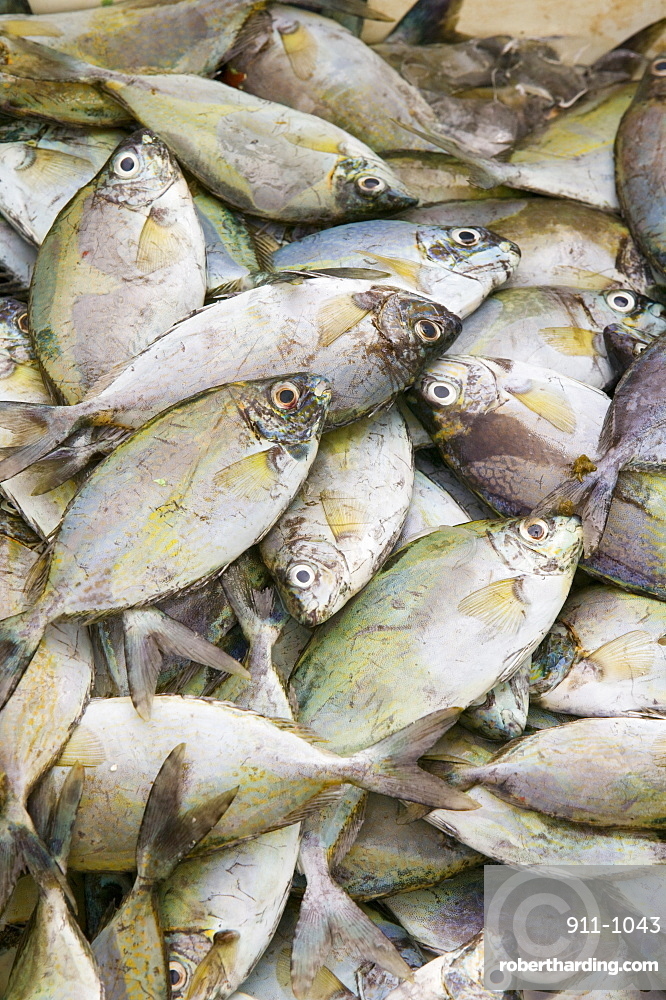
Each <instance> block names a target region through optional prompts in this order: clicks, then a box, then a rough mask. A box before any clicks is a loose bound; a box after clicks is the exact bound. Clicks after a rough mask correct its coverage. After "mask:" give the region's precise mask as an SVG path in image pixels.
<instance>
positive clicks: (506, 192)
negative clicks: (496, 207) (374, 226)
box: [384, 150, 515, 211]
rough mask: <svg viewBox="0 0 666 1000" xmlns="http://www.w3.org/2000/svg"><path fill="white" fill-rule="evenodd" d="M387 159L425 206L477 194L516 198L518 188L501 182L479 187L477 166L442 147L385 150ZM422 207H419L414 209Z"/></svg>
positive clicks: (474, 197)
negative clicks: (401, 150)
mask: <svg viewBox="0 0 666 1000" xmlns="http://www.w3.org/2000/svg"><path fill="white" fill-rule="evenodd" d="M384 155H385V157H386V160H387V162H388V163H389V164H390V165H391V167H392V168H393V170H394V171H395V172H396V174H397V175H398V177H399V178H400V180H401V181H402V183H403V184H404V185H405V186H406V187H407V189H408V190H409V191H411V193H412V194H413V195H414V197H415V198H418V199H419V204H420V205H421V206H434V205H440V204H441V202H448V201H463V200H466V199H470V200H474V199H477V198H488V199H492V198H513V196H514V194H515V191H512V190H511V188H508V187H503V186H502V185H501V184H499V185H497V186H496V187H492V188H480V187H477V186H476V184H475V182H474V178H475V174H474V170H473V168H472V167H470V166H469V165H468V164H465V163H461V162H460V160H454V159H453V157H452V156H447V155H446V154H445V153H442V152H441V151H439V152H437V153H430V152H419V151H417V150H412V151H411V152H397V153H393V152H391V153H385V154H384ZM414 211H419V209H414Z"/></svg>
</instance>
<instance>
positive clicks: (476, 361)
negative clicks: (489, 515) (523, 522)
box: [406, 355, 610, 514]
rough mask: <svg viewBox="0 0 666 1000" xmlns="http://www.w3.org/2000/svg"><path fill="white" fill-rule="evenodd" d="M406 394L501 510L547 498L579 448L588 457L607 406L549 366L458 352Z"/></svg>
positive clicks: (519, 509) (449, 455) (463, 472)
mask: <svg viewBox="0 0 666 1000" xmlns="http://www.w3.org/2000/svg"><path fill="white" fill-rule="evenodd" d="M406 398H407V402H408V403H409V405H410V406H412V407H413V409H414V412H415V413H416V415H417V416H418V417H419V419H420V420H421V421H422V422H423V423H424V425H425V426H426V428H427V429H428V430H429V432H430V435H431V437H432V438H433V440H434V442H435V443H436V445H437V447H438V448H439V451H440V454H441V455H442V457H443V458H444V459H445V461H446V462H447V463H448V464H449V465H450V466H451V467H452V468H453V469H454V470H455V471H456V473H458V474H459V475H460V476H461V477H462V478H463V479H464V481H465V482H466V483H467V485H468V486H470V487H471V488H472V489H473V490H474V491H475V492H476V493H479V494H480V495H481V496H482V497H483V499H484V500H485V501H486V502H487V503H489V504H490V506H491V507H492V508H493V509H495V510H497V511H499V512H500V513H503V514H518V513H527V512H528V511H531V510H532V509H534V508H536V507H537V506H538V505H539V504H541V503H542V502H543V503H545V502H546V499H545V498H546V497H547V495H548V493H549V491H550V490H552V489H554V488H556V485H557V484H558V480H559V481H561V478H562V476H563V474H564V476H568V475H573V473H574V472H575V467H574V464H573V463H574V461H575V460H576V459H577V458H578V456H579V455H581V454H582V453H585V454H586V455H587V456H588V461H589V462H590V464H593V463H594V461H595V460H596V456H597V442H598V438H599V433H600V430H601V427H602V425H603V421H604V420H605V418H606V413H607V412H608V408H609V405H610V400H609V398H608V396H606V395H605V393H602V392H601V391H600V390H599V389H594V388H592V387H591V386H588V385H584V384H583V383H582V382H577V381H575V380H574V379H570V378H568V377H567V376H566V375H560V374H559V373H556V372H552V371H550V370H549V369H547V368H540V367H537V366H536V365H529V364H527V363H525V362H521V361H507V360H504V359H501V358H481V357H464V356H462V355H450V356H447V357H444V358H441V359H440V360H439V361H436V362H435V363H434V364H432V365H431V366H430V367H429V368H428V369H426V370H425V371H424V373H423V374H422V375H421V376H420V378H419V380H418V382H417V383H416V384H415V386H414V388H413V389H412V390H410V392H409V393H408V395H407V397H406Z"/></svg>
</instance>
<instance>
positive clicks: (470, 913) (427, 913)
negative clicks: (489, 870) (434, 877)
mask: <svg viewBox="0 0 666 1000" xmlns="http://www.w3.org/2000/svg"><path fill="white" fill-rule="evenodd" d="M483 877H484V871H483V867H482V866H479V867H476V868H470V869H468V870H467V871H464V872H461V873H460V874H459V875H455V876H454V877H453V878H448V879H444V880H443V881H442V882H440V883H438V885H433V886H431V887H430V888H428V889H416V890H414V891H413V892H401V893H397V894H396V895H395V896H389V897H388V898H387V899H385V900H384V906H385V907H386V908H387V909H388V910H389V911H390V913H392V914H393V916H394V917H396V919H397V920H399V921H400V923H401V924H402V926H403V927H404V928H405V930H406V931H408V933H409V934H411V936H412V937H413V938H414V940H415V941H418V943H419V944H421V945H423V946H424V947H426V948H428V949H429V950H430V951H434V952H437V953H438V954H442V952H446V951H454V950H455V949H456V948H460V947H461V945H463V944H466V943H467V942H468V941H471V939H472V938H473V937H475V936H476V935H477V934H478V933H479V931H480V930H481V928H482V927H483Z"/></svg>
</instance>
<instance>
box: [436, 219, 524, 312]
mask: <svg viewBox="0 0 666 1000" xmlns="http://www.w3.org/2000/svg"><path fill="white" fill-rule="evenodd" d="M416 239H417V243H418V245H419V249H420V253H421V256H422V257H423V258H424V260H425V261H426V262H432V263H434V264H436V265H437V266H438V267H439V268H442V269H444V270H446V271H453V272H455V273H456V274H458V275H465V276H466V277H468V278H472V279H474V280H475V281H478V282H479V284H480V285H481V286H482V290H483V293H482V296H481V298H485V297H486V295H489V294H490V292H492V291H493V289H495V288H497V287H499V285H502V284H504V282H505V281H508V279H509V278H510V277H511V275H512V274H513V272H514V271H515V270H516V268H517V267H518V264H519V263H520V247H519V246H518V245H517V244H516V243H512V242H511V240H507V239H506V238H505V237H504V236H498V234H497V233H493V232H491V230H490V229H483V228H482V227H480V226H426V227H424V228H423V229H420V230H419V231H418V233H417V236H416ZM479 301H481V299H480V300H479Z"/></svg>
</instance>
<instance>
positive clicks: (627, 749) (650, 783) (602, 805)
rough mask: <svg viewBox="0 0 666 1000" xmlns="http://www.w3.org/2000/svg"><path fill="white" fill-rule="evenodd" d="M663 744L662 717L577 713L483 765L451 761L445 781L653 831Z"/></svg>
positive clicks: (589, 819) (658, 822)
mask: <svg viewBox="0 0 666 1000" xmlns="http://www.w3.org/2000/svg"><path fill="white" fill-rule="evenodd" d="M665 748H666V722H665V721H664V720H663V719H644V718H613V719H577V720H576V721H574V722H570V723H569V724H568V725H566V726H557V727H555V728H553V729H543V730H541V732H538V733H534V734H532V735H531V736H526V737H525V738H524V739H523V740H521V741H520V742H519V743H509V744H508V745H507V747H506V748H503V749H502V750H500V751H499V752H498V753H497V754H495V756H494V757H492V758H491V760H489V761H488V762H487V763H485V764H479V765H474V764H471V765H466V766H459V765H455V766H454V768H455V775H454V776H453V778H452V779H451V780H453V781H455V784H456V786H458V787H461V788H470V787H472V786H473V785H476V784H480V785H483V787H484V788H485V789H486V790H488V791H490V792H491V793H492V794H493V795H495V796H497V797H498V798H501V799H504V800H505V801H508V802H510V803H512V804H513V805H517V806H520V807H522V808H525V809H533V810H536V811H538V812H539V813H542V814H543V815H545V816H552V817H555V818H558V819H563V820H568V821H569V822H573V823H583V824H586V825H588V826H593V827H614V828H618V829H625V828H627V829H629V830H635V829H639V830H640V829H648V830H650V829H652V830H659V829H661V828H663V825H664V809H663V795H664V787H665V784H666V775H665V772H664V770H663V768H664V759H665V758H664V749H665ZM555 758H556V759H557V760H559V761H560V762H561V766H560V767H557V768H554V767H552V765H551V762H552V760H553V759H555Z"/></svg>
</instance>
